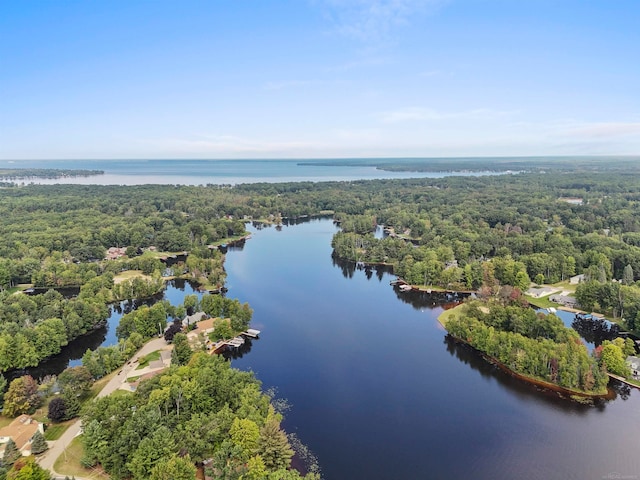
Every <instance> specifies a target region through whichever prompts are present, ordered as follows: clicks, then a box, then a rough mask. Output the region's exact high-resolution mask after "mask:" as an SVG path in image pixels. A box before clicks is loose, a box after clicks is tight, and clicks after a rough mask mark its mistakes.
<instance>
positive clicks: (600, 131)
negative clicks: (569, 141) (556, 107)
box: [559, 122, 640, 138]
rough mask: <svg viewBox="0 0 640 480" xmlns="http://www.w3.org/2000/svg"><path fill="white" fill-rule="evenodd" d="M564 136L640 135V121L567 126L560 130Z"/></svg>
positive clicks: (603, 136)
mask: <svg viewBox="0 0 640 480" xmlns="http://www.w3.org/2000/svg"><path fill="white" fill-rule="evenodd" d="M559 134H560V135H562V136H568V137H587V138H589V137H590V138H594V137H595V138H611V137H625V136H629V135H638V136H640V122H597V123H584V124H581V125H574V126H568V127H565V129H564V130H563V131H560V132H559Z"/></svg>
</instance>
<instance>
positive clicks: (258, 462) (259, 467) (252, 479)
mask: <svg viewBox="0 0 640 480" xmlns="http://www.w3.org/2000/svg"><path fill="white" fill-rule="evenodd" d="M267 474H268V472H267V467H266V466H265V464H264V461H263V460H262V457H261V456H260V455H256V456H254V457H251V458H250V459H249V461H248V462H247V472H246V473H245V474H244V475H242V476H241V477H240V478H241V480H262V479H264V478H267Z"/></svg>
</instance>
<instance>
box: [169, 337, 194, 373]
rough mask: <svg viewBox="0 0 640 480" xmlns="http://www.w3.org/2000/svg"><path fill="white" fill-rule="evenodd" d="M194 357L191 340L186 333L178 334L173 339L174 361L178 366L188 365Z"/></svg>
mask: <svg viewBox="0 0 640 480" xmlns="http://www.w3.org/2000/svg"><path fill="white" fill-rule="evenodd" d="M191 355H193V350H191V347H190V346H189V340H188V339H187V335H186V334H184V333H176V334H175V335H174V337H173V352H172V361H173V362H175V363H176V365H186V364H187V363H188V362H189V359H190V358H191Z"/></svg>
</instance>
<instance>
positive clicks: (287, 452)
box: [258, 419, 293, 471]
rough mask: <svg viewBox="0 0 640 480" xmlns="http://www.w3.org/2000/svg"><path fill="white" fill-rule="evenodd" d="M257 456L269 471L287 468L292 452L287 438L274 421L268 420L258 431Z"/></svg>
mask: <svg viewBox="0 0 640 480" xmlns="http://www.w3.org/2000/svg"><path fill="white" fill-rule="evenodd" d="M258 454H259V455H260V456H261V457H262V460H263V461H264V465H265V466H266V467H267V469H268V470H270V471H273V470H278V469H281V468H289V465H290V463H291V457H293V450H292V449H291V445H289V440H288V439H287V436H286V435H285V433H284V432H283V431H282V430H281V429H280V425H279V423H278V422H277V421H276V420H275V419H271V420H268V421H267V423H266V424H265V426H264V427H262V429H261V431H260V439H259V441H258Z"/></svg>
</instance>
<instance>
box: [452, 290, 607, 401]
mask: <svg viewBox="0 0 640 480" xmlns="http://www.w3.org/2000/svg"><path fill="white" fill-rule="evenodd" d="M455 310H456V311H455V312H450V313H449V314H448V315H444V316H443V317H441V322H442V324H443V325H444V327H445V328H446V330H447V332H448V333H449V334H450V335H451V336H452V337H453V338H455V339H457V340H459V341H462V342H464V343H466V344H468V345H470V346H472V347H473V348H475V349H477V350H478V351H480V352H482V353H483V354H485V355H487V356H488V357H489V358H490V359H492V360H494V361H496V362H498V363H499V364H501V365H502V366H504V367H505V368H506V369H507V370H509V371H511V372H514V373H515V374H516V375H519V376H521V377H522V378H524V379H528V380H530V381H532V382H534V383H538V384H541V385H544V386H547V387H553V386H557V387H560V389H563V390H564V391H565V392H568V393H572V394H578V395H586V396H602V395H606V393H607V383H608V381H609V378H608V376H607V367H608V365H607V363H606V358H605V360H603V361H599V360H602V358H596V356H591V355H589V353H588V352H587V349H586V347H585V346H584V345H583V344H582V342H581V340H580V337H579V335H578V334H577V333H576V331H575V330H573V329H571V328H567V327H565V326H564V325H563V323H562V321H561V320H560V319H559V318H558V317H556V316H555V315H553V314H545V313H536V312H534V311H533V310H532V309H530V308H527V307H523V306H519V305H517V304H516V302H513V301H511V300H509V301H507V302H506V304H505V302H504V301H502V302H500V301H496V300H492V301H488V302H487V301H479V300H474V301H471V302H467V303H465V304H463V305H462V306H460V307H458V308H456V309H455Z"/></svg>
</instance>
